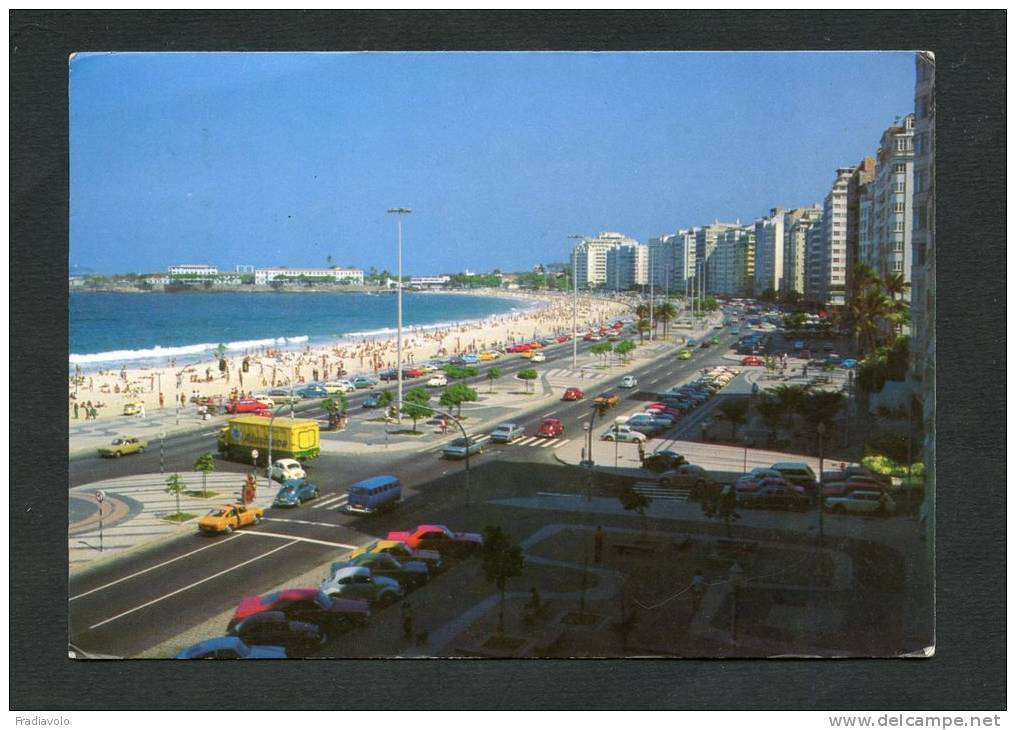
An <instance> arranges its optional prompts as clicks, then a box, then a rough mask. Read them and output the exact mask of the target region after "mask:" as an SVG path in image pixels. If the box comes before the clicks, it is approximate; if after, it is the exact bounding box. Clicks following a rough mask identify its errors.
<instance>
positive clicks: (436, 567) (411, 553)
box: [349, 540, 445, 574]
mask: <svg viewBox="0 0 1016 730" xmlns="http://www.w3.org/2000/svg"><path fill="white" fill-rule="evenodd" d="M368 553H384V554H387V555H391V556H392V557H393V558H395V559H397V560H398V561H399V562H401V563H403V564H405V563H407V562H419V563H423V564H424V565H426V566H427V570H429V571H430V572H431V573H432V574H433V573H440V572H441V571H442V570H444V567H445V566H444V563H443V562H442V561H441V553H439V552H437V551H436V550H418V549H416V548H411V547H409V545H407V544H406V543H405V542H403V541H402V540H378V541H377V542H374V543H371V544H370V545H367V546H365V547H362V548H357V549H356V550H354V551H353V552H351V553H350V554H349V559H350V560H355V559H356V558H358V557H360V556H361V555H367V554H368Z"/></svg>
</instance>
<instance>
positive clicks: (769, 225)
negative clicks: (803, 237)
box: [755, 208, 786, 296]
mask: <svg viewBox="0 0 1016 730" xmlns="http://www.w3.org/2000/svg"><path fill="white" fill-rule="evenodd" d="M784 213H786V210H784V209H783V208H773V209H771V210H770V211H769V215H768V216H766V217H764V218H759V219H758V220H757V221H755V296H760V295H762V294H765V293H766V292H767V291H773V292H778V291H779V290H780V284H781V283H782V281H783V214H784Z"/></svg>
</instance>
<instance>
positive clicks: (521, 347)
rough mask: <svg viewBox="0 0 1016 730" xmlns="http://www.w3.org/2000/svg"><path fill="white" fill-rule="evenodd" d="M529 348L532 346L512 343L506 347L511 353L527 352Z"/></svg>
mask: <svg viewBox="0 0 1016 730" xmlns="http://www.w3.org/2000/svg"><path fill="white" fill-rule="evenodd" d="M531 349H532V347H531V346H530V345H512V346H511V347H509V348H508V352H512V353H520V352H528V351H529V350H531Z"/></svg>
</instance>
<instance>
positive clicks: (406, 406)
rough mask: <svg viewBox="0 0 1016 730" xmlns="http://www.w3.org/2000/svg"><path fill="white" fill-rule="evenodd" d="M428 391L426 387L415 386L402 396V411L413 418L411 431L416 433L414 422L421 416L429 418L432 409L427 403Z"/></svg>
mask: <svg viewBox="0 0 1016 730" xmlns="http://www.w3.org/2000/svg"><path fill="white" fill-rule="evenodd" d="M429 403H430V393H428V392H427V389H426V388H420V387H416V388H413V389H412V390H410V391H409V392H408V393H406V395H405V396H404V398H403V402H402V412H403V413H404V414H405V415H407V416H409V417H410V418H412V419H413V433H416V422H417V421H419V420H420V419H421V418H430V417H431V416H432V415H433V414H434V411H433V409H431V408H430V406H429V405H428V404H429Z"/></svg>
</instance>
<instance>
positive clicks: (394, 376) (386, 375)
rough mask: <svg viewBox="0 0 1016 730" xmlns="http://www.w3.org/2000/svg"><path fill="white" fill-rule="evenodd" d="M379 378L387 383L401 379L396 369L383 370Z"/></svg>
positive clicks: (378, 375)
mask: <svg viewBox="0 0 1016 730" xmlns="http://www.w3.org/2000/svg"><path fill="white" fill-rule="evenodd" d="M377 377H378V379H379V380H383V381H385V382H389V381H392V380H398V379H399V371H398V370H396V369H395V368H385V369H384V370H382V371H381V372H379V373H378V374H377Z"/></svg>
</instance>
